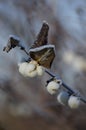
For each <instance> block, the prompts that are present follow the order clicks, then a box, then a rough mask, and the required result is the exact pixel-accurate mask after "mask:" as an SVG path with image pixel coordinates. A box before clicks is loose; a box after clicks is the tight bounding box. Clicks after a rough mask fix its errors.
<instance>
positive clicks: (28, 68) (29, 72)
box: [25, 63, 37, 77]
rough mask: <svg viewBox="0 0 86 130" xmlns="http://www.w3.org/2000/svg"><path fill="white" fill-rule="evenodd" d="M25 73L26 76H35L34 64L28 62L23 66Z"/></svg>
mask: <svg viewBox="0 0 86 130" xmlns="http://www.w3.org/2000/svg"><path fill="white" fill-rule="evenodd" d="M25 74H26V76H28V77H35V76H36V75H37V70H36V65H35V64H32V63H28V65H27V66H26V68H25Z"/></svg>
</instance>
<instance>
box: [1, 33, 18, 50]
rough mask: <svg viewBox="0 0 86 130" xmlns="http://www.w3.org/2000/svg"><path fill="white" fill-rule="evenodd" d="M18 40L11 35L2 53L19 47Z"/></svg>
mask: <svg viewBox="0 0 86 130" xmlns="http://www.w3.org/2000/svg"><path fill="white" fill-rule="evenodd" d="M19 43H20V39H19V38H18V37H16V36H14V35H11V36H10V37H9V39H8V43H7V46H5V47H4V48H3V51H6V52H9V51H10V50H11V49H12V48H15V47H16V46H20V45H19Z"/></svg>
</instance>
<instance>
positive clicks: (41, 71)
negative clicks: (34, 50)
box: [37, 65, 44, 76]
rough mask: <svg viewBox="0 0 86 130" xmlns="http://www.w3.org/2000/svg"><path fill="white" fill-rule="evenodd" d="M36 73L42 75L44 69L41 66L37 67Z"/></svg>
mask: <svg viewBox="0 0 86 130" xmlns="http://www.w3.org/2000/svg"><path fill="white" fill-rule="evenodd" d="M37 73H38V75H39V76H42V75H43V74H44V68H43V67H42V66H39V65H37Z"/></svg>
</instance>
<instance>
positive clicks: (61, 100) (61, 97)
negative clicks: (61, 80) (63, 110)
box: [57, 91, 69, 105]
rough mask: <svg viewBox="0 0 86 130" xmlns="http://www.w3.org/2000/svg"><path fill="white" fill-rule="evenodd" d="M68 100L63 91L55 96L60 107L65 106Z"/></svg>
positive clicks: (66, 94) (67, 95)
mask: <svg viewBox="0 0 86 130" xmlns="http://www.w3.org/2000/svg"><path fill="white" fill-rule="evenodd" d="M68 99H69V94H68V93H67V92H65V91H63V92H60V93H59V95H58V96H57V100H58V102H59V103H60V104H62V105H67V104H68Z"/></svg>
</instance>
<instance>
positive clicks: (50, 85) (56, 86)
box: [47, 81, 60, 95]
mask: <svg viewBox="0 0 86 130" xmlns="http://www.w3.org/2000/svg"><path fill="white" fill-rule="evenodd" d="M59 88H60V84H58V83H56V82H55V81H51V82H49V83H48V85H47V91H48V92H49V93H50V94H51V95H53V94H56V93H57V90H58V89H59Z"/></svg>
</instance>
